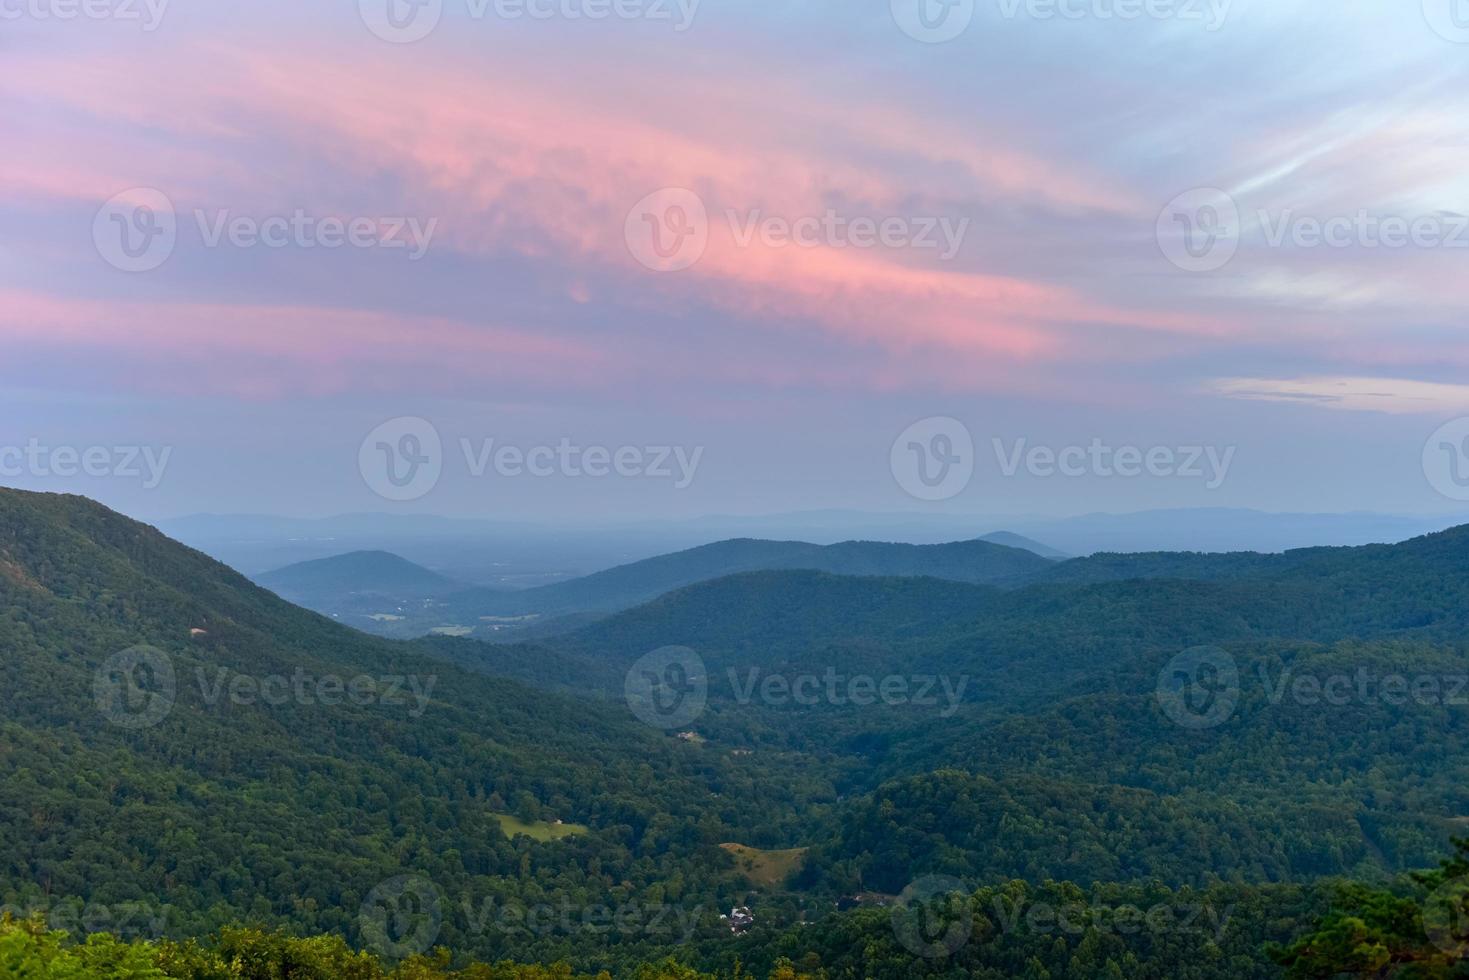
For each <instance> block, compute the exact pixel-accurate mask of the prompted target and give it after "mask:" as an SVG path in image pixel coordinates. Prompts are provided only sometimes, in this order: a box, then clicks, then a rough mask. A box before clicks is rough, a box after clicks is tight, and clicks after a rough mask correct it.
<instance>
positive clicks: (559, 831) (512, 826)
mask: <svg viewBox="0 0 1469 980" xmlns="http://www.w3.org/2000/svg"><path fill="white" fill-rule="evenodd" d="M495 819H496V820H498V821H500V829H501V830H503V831H505V836H506V837H514V836H515V835H516V834H525V835H526V836H527V837H533V838H535V839H536V840H538V841H551V840H560V839H561V838H563V837H579V836H581V835H582V834H585V833H587V832H588V831H589V829H590V828H588V827H587V826H586V825H585V824H579V823H547V822H546V821H544V820H537V821H536V822H535V823H526V822H525V821H524V820H520V819H518V818H516V817H512V816H511V815H510V814H508V813H497V814H495Z"/></svg>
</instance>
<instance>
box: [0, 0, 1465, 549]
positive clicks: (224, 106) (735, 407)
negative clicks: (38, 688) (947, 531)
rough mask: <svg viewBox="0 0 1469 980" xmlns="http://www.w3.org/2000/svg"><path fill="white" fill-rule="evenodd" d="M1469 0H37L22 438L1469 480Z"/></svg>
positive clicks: (855, 496) (403, 464) (936, 497)
mask: <svg viewBox="0 0 1469 980" xmlns="http://www.w3.org/2000/svg"><path fill="white" fill-rule="evenodd" d="M1466 79H1469V0H1401V2H1393V3H1384V2H1380V0H1376V2H1344V3H1339V4H1333V5H1329V9H1328V8H1327V7H1323V5H1322V4H1320V3H1319V2H1306V0H1232V2H1231V0H868V2H865V3H860V4H858V3H852V2H850V0H842V2H838V0H785V2H781V0H765V2H760V3H755V2H750V0H361V2H357V0H332V2H330V3H319V4H301V3H299V2H284V0H252V2H251V3H249V4H219V3H201V2H199V0H171V2H170V0H0V134H3V141H4V146H5V149H4V152H3V154H0V358H3V362H4V365H5V374H4V385H3V387H0V413H3V414H0V417H3V419H4V420H5V424H4V426H3V429H0V484H4V485H9V486H19V487H24V488H27V489H36V490H55V491H66V492H76V493H84V494H87V495H89V496H92V497H95V498H98V499H100V500H102V501H103V502H105V503H108V504H110V505H113V506H116V507H119V508H120V509H123V510H124V511H126V512H128V513H132V514H135V515H137V516H143V517H149V518H159V519H161V518H165V517H171V516H178V515H182V514H188V513H193V512H199V511H210V512H218V513H225V512H250V513H276V514H288V515H299V516H311V515H326V514H333V513H344V512H360V511H389V512H397V513H424V514H430V513H432V514H446V515H456V516H485V517H495V518H501V519H517V518H524V519H534V520H544V519H549V518H557V517H563V516H565V517H574V518H576V519H577V520H588V519H593V520H595V519H623V518H626V519H646V518H657V517H691V516H695V515H701V514H709V513H746V514H754V513H769V512H779V511H791V510H802V509H813V508H855V509H864V510H873V511H922V512H933V513H989V514H1005V513H1010V514H1051V515H1063V514H1072V513H1083V512H1089V511H1098V510H1109V511H1132V510H1143V509H1149V508H1155V507H1219V506H1229V507H1256V508H1261V509H1265V510H1275V511H1312V512H1336V511H1355V510H1372V511H1381V512H1393V513H1413V514H1455V513H1459V512H1464V513H1465V515H1466V519H1469V332H1466V331H1469V319H1466V312H1469V290H1466V289H1465V283H1466V282H1469V275H1466V270H1469V166H1466V163H1469V85H1466V84H1465V82H1466Z"/></svg>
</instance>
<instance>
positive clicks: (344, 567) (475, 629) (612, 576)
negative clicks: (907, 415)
mask: <svg viewBox="0 0 1469 980" xmlns="http://www.w3.org/2000/svg"><path fill="white" fill-rule="evenodd" d="M1004 539H1005V540H1007V541H1013V542H1017V543H1020V544H1027V545H1029V546H1030V547H1031V548H1034V549H1036V550H1051V549H1046V548H1045V547H1044V546H1043V545H1040V544H1037V543H1035V542H1030V541H1027V540H1026V539H1024V538H1021V537H1020V536H1019V535H1005V536H1004ZM1052 564H1053V560H1052V559H1050V558H1043V557H1041V556H1040V555H1039V554H1037V553H1035V551H1032V550H1026V549H1025V548H1023V547H1013V546H1010V545H1005V544H996V543H994V542H992V541H982V540H976V541H961V542H954V543H950V544H934V545H911V544H891V543H884V542H875V541H847V542H842V543H840V544H833V545H816V544H808V543H805V542H800V541H759V540H754V539H737V540H732V541H720V542H716V543H714V544H709V545H704V546H702V547H698V548H691V549H688V550H686V551H680V552H675V553H673V554H669V555H661V556H659V557H656V558H649V559H645V560H643V561H639V562H633V563H631V564H628V565H622V566H619V567H617V568H611V569H608V570H606V571H602V572H596V573H594V574H592V575H588V576H585V577H582V578H577V579H572V580H571V581H567V582H558V583H556V584H553V585H546V586H540V587H538V588H531V589H525V590H522V591H517V592H506V591H503V590H490V589H483V588H479V589H475V588H468V587H465V586H458V587H457V588H456V587H455V585H454V584H453V583H452V582H451V581H450V580H448V579H446V578H445V577H444V576H441V575H438V574H437V573H435V572H431V571H429V570H428V569H425V568H421V567H420V566H417V565H415V564H413V563H412V562H409V561H406V560H404V559H402V558H399V557H398V556H396V555H390V554H386V553H384V552H353V553H350V554H346V555H340V556H337V557H334V558H327V559H319V560H316V561H311V562H304V563H301V564H297V565H291V566H288V567H286V568H283V569H278V570H277V571H274V572H271V573H268V574H266V575H262V576H259V577H258V578H257V581H258V582H259V584H261V585H263V586H265V587H266V588H269V589H272V590H273V591H275V592H276V593H277V594H279V595H280V596H281V597H283V598H286V599H289V600H291V601H292V602H297V603H299V604H301V605H304V606H306V607H308V608H310V609H314V610H316V611H318V612H321V613H323V614H325V615H329V616H332V617H334V618H337V619H339V620H341V621H342V622H345V623H348V624H350V625H353V626H357V627H359V628H361V629H365V630H368V631H370V632H374V633H378V634H381V635H384V636H395V637H404V638H407V637H412V636H421V635H424V634H426V633H429V632H433V631H439V632H444V633H448V634H450V635H474V636H478V637H482V638H484V637H492V636H497V635H499V634H505V633H518V632H519V631H522V630H524V629H526V628H528V627H531V626H536V627H541V626H543V625H544V624H545V622H546V621H547V620H552V619H554V618H556V617H568V616H572V617H574V616H581V615H585V614H607V613H612V612H616V611H618V610H622V609H628V608H631V607H633V606H636V605H639V604H640V603H644V602H648V601H650V600H652V599H655V598H657V597H658V596H661V595H663V594H665V593H668V592H671V591H673V590H675V589H678V588H682V587H683V586H686V585H691V584H694V583H696V582H704V581H708V580H711V579H717V578H722V577H725V576H729V575H735V574H738V573H741V572H752V571H770V570H776V569H808V570H811V571H821V572H829V573H832V574H835V575H860V576H926V577H930V578H938V579H945V580H948V581H954V582H967V583H998V582H1015V581H1022V580H1025V579H1028V578H1031V577H1033V576H1036V575H1039V574H1041V573H1042V572H1043V571H1045V570H1046V569H1048V568H1050V566H1051V565H1052ZM575 622H577V621H576V620H571V621H570V623H571V624H574V623H575Z"/></svg>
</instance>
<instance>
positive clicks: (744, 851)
mask: <svg viewBox="0 0 1469 980" xmlns="http://www.w3.org/2000/svg"><path fill="white" fill-rule="evenodd" d="M719 846H720V847H722V848H724V849H725V850H726V851H728V852H729V853H730V854H732V855H734V859H735V868H736V869H738V870H739V872H740V874H742V875H744V876H745V877H746V878H748V879H749V880H750V884H752V885H758V886H759V887H761V888H774V887H775V886H776V885H779V884H781V883H782V882H784V881H785V880H786V879H787V878H789V877H790V876H791V875H793V874H795V872H796V870H797V869H798V868H800V867H801V864H802V863H803V862H804V861H805V860H806V851H807V850H808V849H807V848H804V847H793V848H790V849H789V850H785V851H762V850H761V849H760V848H758V847H746V846H745V845H744V844H720V845H719Z"/></svg>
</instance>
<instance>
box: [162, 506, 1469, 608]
mask: <svg viewBox="0 0 1469 980" xmlns="http://www.w3.org/2000/svg"><path fill="white" fill-rule="evenodd" d="M1455 523H1458V522H1457V521H1455V520H1453V519H1452V518H1449V517H1403V516H1395V515H1385V514H1371V513H1362V514H1271V513H1264V512H1261V511H1254V510H1238V509H1228V508H1214V509H1195V510H1154V511H1143V512H1139V513H1133V514H1087V515H1082V516H1078V517H1069V518H1049V517H1025V516H986V515H953V514H941V513H896V514H880V513H867V512H860V511H845V510H824V511H805V512H800V513H791V514H773V515H767V516H759V517H744V516H717V515H716V516H711V517H702V518H698V519H695V520H678V521H674V520H669V521H643V522H637V523H603V524H592V523H577V522H575V521H570V520H568V521H565V522H563V523H560V524H556V525H551V524H538V523H535V522H519V523H516V522H508V521H493V520H479V519H470V518H448V517H428V516H414V515H404V514H349V515H343V516H339V517H329V518H320V519H304V518H284V517H268V516H252V515H214V514H199V515H194V516H192V517H185V518H179V519H175V520H166V521H162V522H160V523H159V525H158V526H159V529H160V530H162V531H163V532H164V533H166V534H169V535H170V536H172V537H174V538H177V539H178V540H180V541H182V542H184V543H185V544H188V545H191V546H193V547H195V548H198V549H199V550H201V551H203V552H205V553H206V554H209V555H211V556H213V557H215V558H217V559H219V560H220V561H223V562H225V563H226V564H228V565H230V566H231V567H233V568H236V569H239V570H240V571H242V572H244V573H245V574H247V575H260V574H263V573H265V572H268V571H273V570H275V569H278V568H283V567H285V566H287V565H291V564H295V563H297V562H302V561H310V560H312V559H316V558H329V557H332V556H334V555H340V554H345V553H347V552H352V551H389V552H392V553H393V554H395V555H400V556H402V557H404V558H406V559H408V560H409V561H412V562H416V563H417V564H420V565H423V566H425V567H427V568H431V569H433V570H434V571H436V572H439V573H440V574H443V575H446V576H448V577H450V578H452V579H456V580H458V581H463V582H466V583H469V584H472V585H483V586H491V587H495V588H517V589H519V588H527V587H532V586H535V585H544V584H548V583H552V582H558V581H565V580H569V579H572V578H578V577H580V576H583V575H587V574H590V573H592V572H597V571H601V570H604V569H608V568H613V567H615V566H618V565H626V564H629V563H631V562H635V561H640V560H642V559H644V558H652V557H655V556H658V555H663V554H668V553H671V552H675V551H683V550H686V549H688V548H693V547H697V546H699V545H703V544H709V543H711V542H715V541H725V540H729V539H732V538H759V539H763V540H770V541H809V542H811V543H813V544H836V543H839V542H842V541H855V540H861V541H901V542H906V543H909V544H941V543H944V542H949V541H967V540H972V539H975V538H980V539H981V540H988V539H989V538H990V536H991V535H992V533H993V532H999V533H1002V534H1003V533H1011V534H1018V535H1024V536H1025V537H1026V538H1027V539H1029V540H1031V541H1040V542H1044V543H1045V544H1044V546H1042V548H1041V549H1040V553H1042V554H1046V555H1047V556H1048V557H1058V556H1057V555H1055V554H1052V553H1051V552H1050V551H1049V550H1045V549H1055V550H1056V551H1059V552H1062V553H1064V554H1066V555H1088V554H1092V553H1093V552H1098V551H1108V552H1139V551H1259V552H1278V551H1285V550H1288V549H1291V548H1308V547H1318V546H1328V545H1358V544H1390V543H1392V542H1394V541H1405V540H1407V539H1408V538H1412V537H1416V536H1418V535H1420V534H1428V533H1431V532H1433V531H1441V530H1444V529H1445V528H1447V527H1449V526H1451V525H1453V524H1455ZM997 540H998V542H999V543H1001V544H1007V543H1012V542H1007V541H1005V540H1003V539H997ZM1019 546H1020V547H1027V545H1024V544H1020V545H1019Z"/></svg>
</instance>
